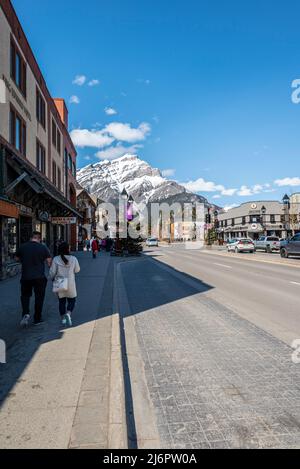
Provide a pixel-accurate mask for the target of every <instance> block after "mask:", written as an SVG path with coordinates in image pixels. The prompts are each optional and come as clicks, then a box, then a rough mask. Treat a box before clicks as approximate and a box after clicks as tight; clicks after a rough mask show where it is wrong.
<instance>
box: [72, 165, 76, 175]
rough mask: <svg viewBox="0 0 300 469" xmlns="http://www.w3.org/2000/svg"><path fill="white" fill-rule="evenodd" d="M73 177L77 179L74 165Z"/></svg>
mask: <svg viewBox="0 0 300 469" xmlns="http://www.w3.org/2000/svg"><path fill="white" fill-rule="evenodd" d="M73 176H74V178H76V165H75V163H73Z"/></svg>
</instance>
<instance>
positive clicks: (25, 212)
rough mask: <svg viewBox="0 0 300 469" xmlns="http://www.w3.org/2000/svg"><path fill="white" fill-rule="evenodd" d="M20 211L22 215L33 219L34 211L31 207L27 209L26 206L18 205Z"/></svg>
mask: <svg viewBox="0 0 300 469" xmlns="http://www.w3.org/2000/svg"><path fill="white" fill-rule="evenodd" d="M16 205H17V207H18V209H19V211H20V215H24V216H27V217H32V216H33V210H32V208H30V207H26V205H22V204H16Z"/></svg>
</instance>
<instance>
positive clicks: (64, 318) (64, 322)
mask: <svg viewBox="0 0 300 469" xmlns="http://www.w3.org/2000/svg"><path fill="white" fill-rule="evenodd" d="M61 323H62V325H63V326H66V325H67V318H66V315H64V316H63V318H62V321H61Z"/></svg>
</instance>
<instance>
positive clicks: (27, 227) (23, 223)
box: [19, 217, 32, 245]
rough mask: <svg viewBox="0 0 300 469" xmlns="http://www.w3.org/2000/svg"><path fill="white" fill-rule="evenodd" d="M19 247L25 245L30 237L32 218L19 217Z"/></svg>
mask: <svg viewBox="0 0 300 469" xmlns="http://www.w3.org/2000/svg"><path fill="white" fill-rule="evenodd" d="M19 223H20V245H21V244H24V243H27V242H28V241H29V240H30V238H31V236H32V218H30V217H20V221H19Z"/></svg>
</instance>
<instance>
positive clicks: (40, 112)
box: [36, 88, 46, 129]
mask: <svg viewBox="0 0 300 469" xmlns="http://www.w3.org/2000/svg"><path fill="white" fill-rule="evenodd" d="M36 118H37V121H38V122H39V123H40V124H41V125H42V126H43V127H44V129H45V128H46V103H45V100H44V98H43V97H42V95H41V93H40V92H39V90H38V88H36Z"/></svg>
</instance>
